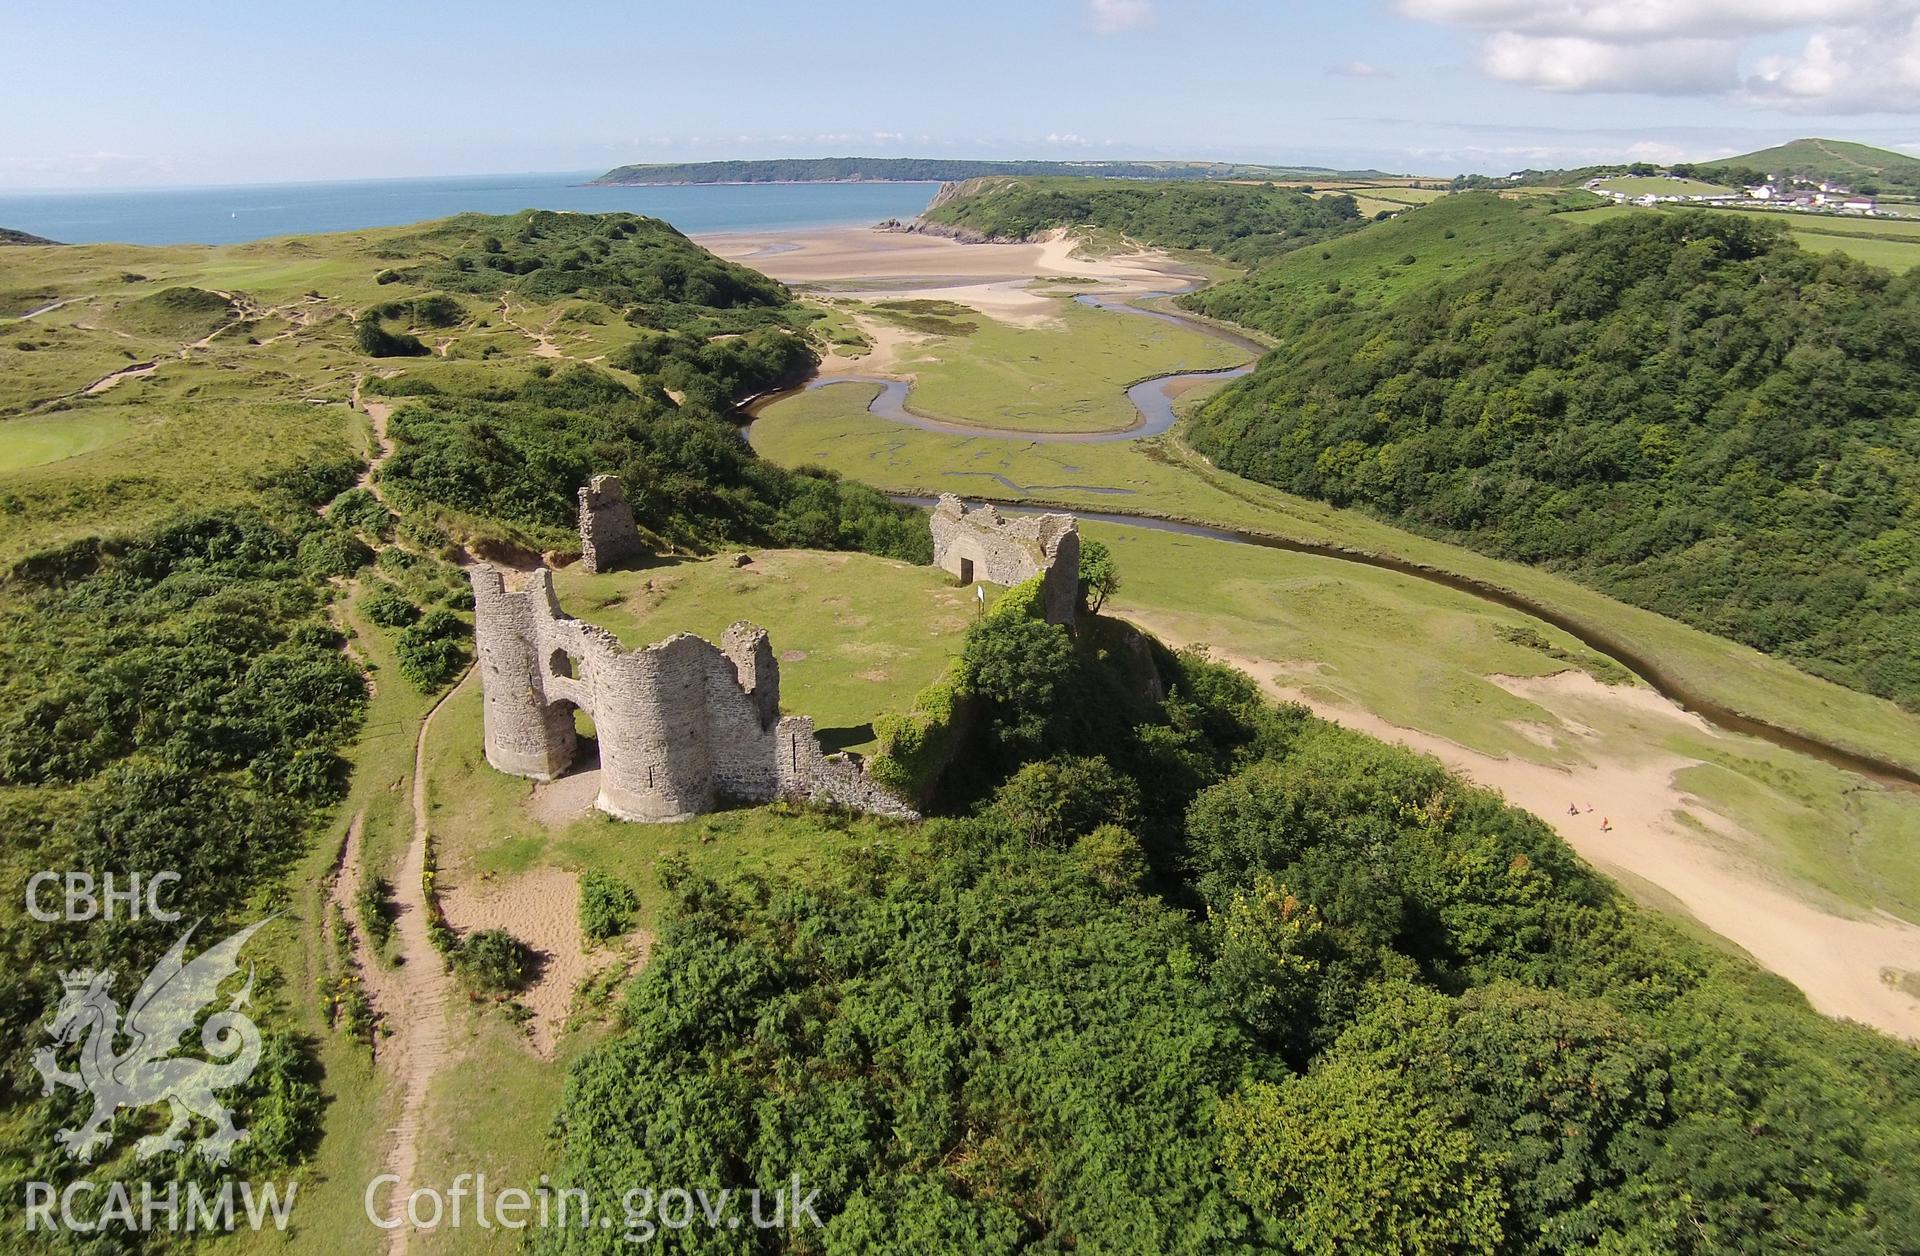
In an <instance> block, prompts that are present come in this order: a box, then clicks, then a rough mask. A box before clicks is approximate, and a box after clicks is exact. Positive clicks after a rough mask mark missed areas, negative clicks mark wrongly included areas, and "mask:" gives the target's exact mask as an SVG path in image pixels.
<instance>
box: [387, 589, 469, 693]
mask: <svg viewBox="0 0 1920 1256" xmlns="http://www.w3.org/2000/svg"><path fill="white" fill-rule="evenodd" d="M472 635H473V632H472V629H471V628H470V627H468V625H467V621H466V620H464V619H462V618H460V616H459V615H457V614H455V613H454V612H453V611H451V610H448V609H447V608H445V607H440V606H436V607H435V608H434V609H432V610H430V611H428V612H427V613H426V614H425V615H423V616H421V617H420V622H418V623H416V624H414V625H413V626H412V627H410V628H408V629H406V630H404V631H403V632H401V634H400V635H399V637H398V638H396V639H395V641H394V643H393V644H394V652H395V653H396V654H398V655H399V656H400V674H401V675H402V676H405V677H406V678H407V679H408V680H410V681H412V682H413V684H414V687H415V688H417V689H419V690H420V692H422V693H433V692H434V691H435V690H438V689H443V688H445V687H446V685H447V683H448V682H449V681H451V680H452V679H453V678H454V677H455V676H458V675H459V674H460V671H461V669H462V668H464V667H465V666H466V665H467V657H468V654H467V642H468V641H469V640H470V639H471V638H472Z"/></svg>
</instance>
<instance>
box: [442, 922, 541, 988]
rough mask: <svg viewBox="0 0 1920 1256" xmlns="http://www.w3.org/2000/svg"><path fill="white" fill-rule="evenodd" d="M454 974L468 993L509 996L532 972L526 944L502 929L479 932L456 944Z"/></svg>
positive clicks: (531, 962)
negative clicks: (470, 990) (464, 984)
mask: <svg viewBox="0 0 1920 1256" xmlns="http://www.w3.org/2000/svg"><path fill="white" fill-rule="evenodd" d="M453 967H454V971H455V972H457V973H458V974H459V975H460V980H461V981H463V982H465V983H466V985H467V986H468V988H469V989H472V990H475V991H478V992H480V993H482V994H510V993H512V992H513V991H515V990H518V989H519V988H520V986H521V983H523V982H524V981H526V979H527V976H528V974H529V973H531V972H532V970H533V958H532V956H531V955H530V954H528V952H527V946H526V943H524V942H522V941H521V940H520V939H518V938H516V937H514V936H513V935H512V934H511V933H508V932H507V931H506V930H505V929H481V930H479V931H478V932H475V933H470V934H468V935H467V937H466V939H465V940H464V941H462V942H461V943H460V949H459V950H458V951H457V952H455V954H454V958H453Z"/></svg>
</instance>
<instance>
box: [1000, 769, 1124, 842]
mask: <svg viewBox="0 0 1920 1256" xmlns="http://www.w3.org/2000/svg"><path fill="white" fill-rule="evenodd" d="M1139 810H1140V791H1139V788H1138V787H1137V786H1136V785H1135V784H1134V783H1133V781H1132V780H1130V779H1129V778H1127V777H1125V776H1122V775H1121V774H1120V773H1118V772H1116V771H1114V769H1113V767H1112V765H1111V764H1109V763H1108V762H1107V761H1106V760H1105V759H1103V758H1100V757H1098V756H1095V757H1092V758H1085V759H1082V758H1071V757H1069V758H1060V759H1048V760H1046V761H1044V762H1041V763H1029V764H1027V765H1026V766H1024V767H1022V768H1021V769H1020V770H1019V771H1017V772H1015V773H1014V774H1013V776H1012V777H1010V778H1009V779H1008V780H1007V782H1006V784H1004V785H1002V786H1001V787H1000V791H999V793H997V794H996V795H995V796H994V799H993V802H992V804H991V805H990V806H989V807H988V808H987V811H986V818H987V819H989V820H992V821H994V822H995V823H997V824H998V825H999V826H1001V827H1002V828H1004V829H1005V830H1006V831H1007V832H1009V833H1014V834H1018V835H1019V836H1020V837H1021V838H1023V839H1024V840H1025V841H1026V842H1027V844H1028V845H1030V846H1052V847H1066V846H1070V845H1072V844H1073V842H1074V840H1075V839H1076V838H1080V837H1084V836H1086V835H1088V834H1090V833H1092V832H1093V831H1094V830H1096V829H1098V828H1100V827H1101V826H1102V825H1105V824H1114V825H1119V826H1121V827H1122V828H1123V829H1124V827H1125V826H1126V825H1128V824H1131V823H1132V822H1133V820H1134V817H1135V816H1136V815H1137V814H1138V812H1139Z"/></svg>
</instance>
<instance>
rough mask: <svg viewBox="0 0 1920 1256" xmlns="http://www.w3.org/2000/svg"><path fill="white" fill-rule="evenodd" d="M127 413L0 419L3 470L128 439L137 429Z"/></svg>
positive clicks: (21, 468) (0, 470)
mask: <svg viewBox="0 0 1920 1256" xmlns="http://www.w3.org/2000/svg"><path fill="white" fill-rule="evenodd" d="M134 424H135V420H134V418H133V416H132V415H129V414H124V413H105V414H76V415H55V416H49V417H43V418H32V419H8V420H5V421H4V422H0V473H4V472H7V471H24V470H25V469H26V468H28V467H38V466H44V465H45V464H47V463H49V462H59V461H61V460H63V459H66V458H76V457H78V456H80V455H81V454H86V453H92V452H93V451H94V450H96V449H101V448H104V447H105V446H108V445H111V444H114V443H116V442H118V441H122V440H125V439H126V438H127V437H128V436H129V435H131V434H132V433H133V431H134V430H135V426H134Z"/></svg>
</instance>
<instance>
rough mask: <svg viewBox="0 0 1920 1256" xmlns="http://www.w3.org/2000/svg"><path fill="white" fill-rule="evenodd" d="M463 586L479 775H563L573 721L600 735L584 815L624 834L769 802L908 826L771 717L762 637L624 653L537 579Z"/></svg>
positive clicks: (683, 637) (800, 727) (802, 736)
mask: <svg viewBox="0 0 1920 1256" xmlns="http://www.w3.org/2000/svg"><path fill="white" fill-rule="evenodd" d="M470 576H471V579H472V582H473V590H474V635H475V641H476V646H477V653H478V655H479V669H480V678H481V684H482V687H483V689H484V691H485V699H486V709H485V710H486V713H485V732H486V752H487V762H488V763H490V764H492V765H493V766H494V767H496V768H498V769H499V770H500V771H502V772H508V773H511V774H513V775H515V776H529V777H533V778H534V779H536V780H550V779H552V778H553V777H555V776H558V775H560V774H561V773H563V772H564V771H565V770H566V768H567V766H568V765H569V764H570V763H571V762H572V760H573V756H574V752H575V749H576V744H575V741H576V739H575V737H574V731H573V710H574V708H576V707H577V708H579V709H580V710H583V711H586V712H587V713H588V714H589V715H591V716H592V717H593V722H594V728H595V731H596V732H597V733H598V735H599V741H600V794H599V797H598V798H597V799H595V803H594V805H595V806H597V807H599V808H600V810H602V811H605V812H607V813H608V814H610V815H614V816H618V817H620V818H621V819H623V820H677V819H683V818H685V817H687V816H691V815H698V814H700V813H703V812H707V811H712V810H713V809H714V808H715V807H716V806H719V805H721V804H723V803H728V802H743V803H757V802H770V801H772V800H773V799H775V798H794V799H803V800H809V799H810V800H821V801H831V802H836V803H840V804H842V805H844V806H848V807H854V808H858V809H860V810H864V811H872V812H875V813H878V814H881V815H891V816H900V817H903V818H917V816H916V815H915V813H914V811H913V809H912V808H911V807H909V806H908V805H907V804H906V803H904V802H902V801H901V800H899V799H898V798H895V797H893V796H892V795H891V794H889V793H888V792H887V791H886V790H885V789H883V788H882V787H880V786H879V785H877V784H875V783H874V782H872V781H871V780H870V779H868V777H867V775H866V772H865V769H864V767H863V766H862V765H860V764H858V763H856V762H854V761H852V760H849V759H846V758H844V757H843V756H827V755H825V754H824V753H822V751H821V749H820V743H819V740H818V738H816V737H815V736H814V733H813V722H812V721H811V720H807V719H805V718H803V717H786V718H782V717H781V716H780V668H779V663H778V662H777V661H776V660H775V658H774V654H773V646H772V643H771V642H770V641H769V640H768V639H767V634H766V632H765V631H764V630H762V629H760V628H756V627H754V626H753V625H751V624H747V623H737V624H735V625H733V627H731V628H729V629H727V632H726V635H725V636H724V637H722V638H721V644H720V645H718V646H715V645H713V644H712V643H711V642H708V641H703V640H702V639H700V638H699V637H696V636H693V635H691V634H688V633H681V634H679V635H677V636H673V637H669V638H667V639H666V640H664V641H660V642H657V643H655V644H653V645H651V646H648V647H646V648H645V649H641V650H627V649H625V648H624V647H623V646H621V644H620V642H619V640H618V639H617V638H616V637H614V635H613V634H612V633H610V632H607V631H606V630H605V629H603V628H597V627H595V626H593V625H591V624H585V623H582V622H580V621H579V620H577V619H573V618H571V617H569V616H568V615H567V614H566V613H565V612H564V611H562V610H561V609H560V604H559V602H558V600H557V599H556V598H555V597H554V593H553V577H552V574H551V573H549V572H547V571H545V570H541V571H535V572H534V573H532V575H530V576H529V577H528V579H527V582H526V584H525V586H524V587H522V588H519V589H509V588H507V587H506V579H505V576H504V575H503V574H502V573H501V572H500V571H499V570H498V569H496V568H494V567H492V566H489V565H487V564H479V565H477V566H475V567H474V568H473V570H472V571H471V573H470Z"/></svg>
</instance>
